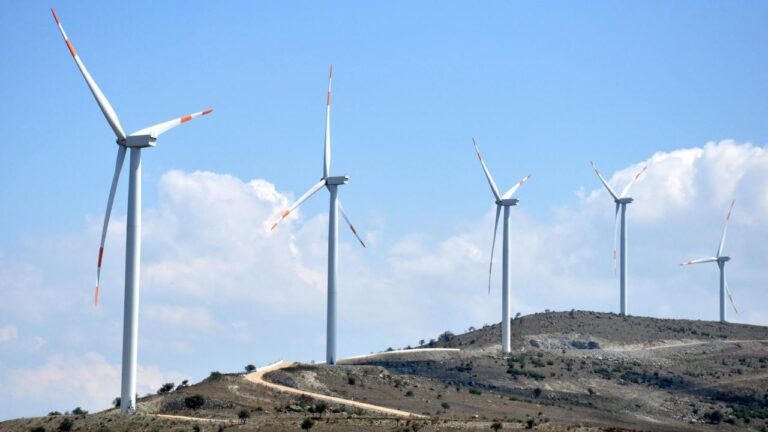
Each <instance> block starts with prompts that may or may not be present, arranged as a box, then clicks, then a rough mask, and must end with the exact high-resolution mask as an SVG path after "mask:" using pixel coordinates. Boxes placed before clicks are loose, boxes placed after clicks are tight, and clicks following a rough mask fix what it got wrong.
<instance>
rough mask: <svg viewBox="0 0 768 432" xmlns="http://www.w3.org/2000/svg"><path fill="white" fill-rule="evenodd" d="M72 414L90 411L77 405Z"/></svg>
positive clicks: (84, 413)
mask: <svg viewBox="0 0 768 432" xmlns="http://www.w3.org/2000/svg"><path fill="white" fill-rule="evenodd" d="M72 414H74V415H86V414H88V411H86V410H84V409H82V408H80V407H77V408H75V409H73V410H72Z"/></svg>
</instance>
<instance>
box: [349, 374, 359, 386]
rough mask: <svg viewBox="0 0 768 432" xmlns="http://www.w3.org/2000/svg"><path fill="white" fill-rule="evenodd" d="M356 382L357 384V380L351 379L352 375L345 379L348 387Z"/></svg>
mask: <svg viewBox="0 0 768 432" xmlns="http://www.w3.org/2000/svg"><path fill="white" fill-rule="evenodd" d="M356 382H357V380H356V379H355V377H353V376H352V375H350V376H348V377H347V384H349V385H355V383H356Z"/></svg>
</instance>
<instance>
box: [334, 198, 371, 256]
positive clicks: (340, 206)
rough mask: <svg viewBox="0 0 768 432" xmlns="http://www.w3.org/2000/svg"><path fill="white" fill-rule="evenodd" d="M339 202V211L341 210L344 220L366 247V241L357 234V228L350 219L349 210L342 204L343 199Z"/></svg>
mask: <svg viewBox="0 0 768 432" xmlns="http://www.w3.org/2000/svg"><path fill="white" fill-rule="evenodd" d="M337 202H338V203H339V211H340V212H341V217H343V218H344V220H345V221H346V222H347V225H349V229H350V230H352V234H354V235H355V237H357V241H359V242H360V244H361V245H363V247H365V243H364V242H363V239H361V238H360V235H358V234H357V230H356V229H355V226H354V225H352V222H350V220H349V216H347V212H345V211H344V207H343V206H342V205H341V201H337Z"/></svg>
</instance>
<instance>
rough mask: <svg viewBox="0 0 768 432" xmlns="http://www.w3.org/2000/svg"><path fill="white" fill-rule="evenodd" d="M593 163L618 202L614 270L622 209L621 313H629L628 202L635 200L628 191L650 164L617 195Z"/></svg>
mask: <svg viewBox="0 0 768 432" xmlns="http://www.w3.org/2000/svg"><path fill="white" fill-rule="evenodd" d="M590 163H591V164H592V168H593V169H594V170H595V174H597V177H598V178H599V179H600V181H601V182H602V183H603V185H604V186H605V189H607V190H608V193H610V194H611V197H613V201H614V202H615V203H616V213H615V215H614V220H615V222H614V229H613V271H614V273H615V272H616V228H617V226H618V223H619V209H621V235H620V237H621V242H620V246H619V251H620V254H619V256H620V260H619V261H620V264H621V265H620V266H619V287H620V290H621V315H627V204H629V203H631V202H632V201H633V200H632V198H629V197H628V196H627V193H629V189H630V188H631V187H632V185H633V184H635V182H636V181H637V179H638V178H639V177H640V175H641V174H643V172H645V170H646V169H648V166H647V165H646V166H644V167H643V168H642V169H641V170H640V171H639V172H638V173H637V174H635V176H634V177H633V178H632V181H630V182H629V184H628V185H627V186H626V187H625V188H624V190H623V191H622V192H621V195H616V192H615V191H614V190H613V188H612V187H611V186H610V185H609V184H608V182H607V181H605V179H604V178H603V176H602V175H601V174H600V170H599V169H597V167H596V166H595V163H594V162H592V161H590Z"/></svg>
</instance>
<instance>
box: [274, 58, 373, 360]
mask: <svg viewBox="0 0 768 432" xmlns="http://www.w3.org/2000/svg"><path fill="white" fill-rule="evenodd" d="M332 80H333V65H331V70H330V74H329V77H328V98H327V99H326V110H325V153H324V157H323V177H322V178H320V181H318V182H317V183H315V185H314V186H312V187H311V188H309V190H308V191H307V192H306V193H304V195H302V196H301V197H299V199H298V200H296V202H294V203H293V204H292V205H291V206H290V207H289V208H288V210H285V211H284V212H283V214H282V215H281V216H280V219H278V221H277V222H275V223H274V224H273V225H272V228H271V229H272V230H274V229H275V228H277V224H278V223H280V222H281V221H282V220H283V219H285V218H286V217H288V215H289V214H291V212H293V211H294V210H295V209H297V208H298V207H299V206H300V205H301V204H302V203H303V202H304V201H306V200H307V199H309V197H311V196H312V195H314V194H315V192H317V191H319V190H320V189H322V188H323V186H325V187H326V189H328V192H330V195H331V202H330V211H329V217H328V305H327V306H328V310H327V318H326V319H327V321H326V352H325V361H326V363H327V364H336V300H337V298H336V261H337V260H338V257H339V254H338V249H337V248H336V244H337V243H338V241H339V232H338V228H339V219H338V213H341V216H342V217H343V218H344V221H346V223H347V225H349V229H350V230H352V234H354V235H355V237H357V240H358V241H359V242H360V244H361V245H362V246H363V247H365V243H364V242H363V240H362V239H361V238H360V236H359V235H358V234H357V230H356V229H355V227H354V226H353V225H352V222H350V221H349V217H348V216H347V214H346V212H344V207H342V205H341V202H340V201H339V199H338V187H339V186H340V185H345V184H347V183H349V177H347V176H335V177H334V176H331V82H332Z"/></svg>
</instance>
